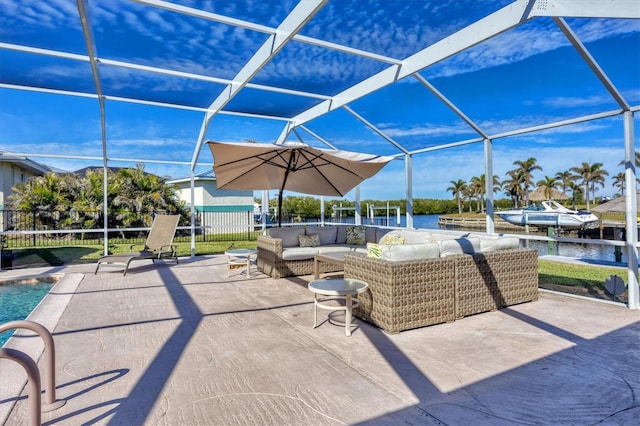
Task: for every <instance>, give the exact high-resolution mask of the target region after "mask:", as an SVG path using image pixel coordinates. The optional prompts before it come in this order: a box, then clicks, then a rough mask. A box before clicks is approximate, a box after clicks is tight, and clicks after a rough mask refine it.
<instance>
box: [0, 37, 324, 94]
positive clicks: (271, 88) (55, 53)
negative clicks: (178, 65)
mask: <svg viewBox="0 0 640 426" xmlns="http://www.w3.org/2000/svg"><path fill="white" fill-rule="evenodd" d="M0 49H5V50H13V51H16V52H24V53H31V54H36V55H43V56H51V57H55V58H62V59H70V60H74V61H79V62H90V58H89V56H87V55H78V54H76V53H67V52H61V51H59V50H51V49H41V48H38V47H31V46H24V45H20V44H11V43H1V42H0ZM95 62H96V63H97V64H100V65H109V66H114V67H120V68H126V69H132V70H136V71H145V72H151V73H155V74H161V75H169V76H172V77H180V78H188V79H193V80H199V81H206V82H210V83H216V84H222V85H229V84H232V83H233V81H232V80H229V79H226V78H219V77H211V76H208V75H203V74H195V73H190V72H185V71H175V70H170V69H167V68H159V67H152V66H149V65H141V64H135V63H132V62H125V61H117V60H113V59H106V58H100V57H97V56H96V57H95ZM246 87H248V88H251V89H256V90H263V91H265V92H276V93H283V94H287V95H293V96H301V97H306V98H313V99H323V100H326V99H331V96H329V95H323V94H320V93H312V92H305V91H302V90H292V89H285V88H282V87H275V86H267V85H264V84H255V83H247V85H246Z"/></svg>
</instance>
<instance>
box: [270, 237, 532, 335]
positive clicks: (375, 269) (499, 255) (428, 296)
mask: <svg viewBox="0 0 640 426" xmlns="http://www.w3.org/2000/svg"><path fill="white" fill-rule="evenodd" d="M323 228H326V229H323ZM342 228H344V226H342ZM271 233H272V235H270V236H260V237H258V269H259V270H260V271H262V272H264V273H266V274H268V275H271V276H272V277H274V278H280V277H287V276H292V275H309V274H312V273H313V267H314V256H315V254H326V253H337V252H342V253H345V255H344V269H342V268H341V267H340V266H339V265H334V264H332V263H324V262H323V263H320V265H319V266H320V268H321V271H320V272H334V271H340V270H344V276H345V277H346V278H357V279H361V280H364V281H366V282H367V283H368V284H369V288H368V290H367V291H366V292H365V293H363V294H361V295H359V296H358V300H359V301H360V306H359V307H357V308H356V309H354V315H355V316H356V317H358V318H361V319H363V320H365V321H367V322H370V323H372V324H375V325H377V326H378V327H380V328H381V329H383V330H384V331H386V332H388V333H398V332H400V331H403V330H408V329H411V328H417V327H424V326H427V325H432V324H438V323H442V322H450V321H454V320H456V319H459V318H462V317H465V316H468V315H473V314H477V313H481V312H487V311H491V310H496V309H500V308H504V307H506V306H510V305H514V304H517V303H523V302H529V301H533V300H537V298H538V253H537V251H536V250H530V249H523V248H520V247H519V239H518V238H517V237H502V236H495V235H486V234H480V233H455V232H448V231H439V230H408V229H391V228H376V227H367V228H366V235H362V237H363V241H357V242H359V243H360V244H354V241H348V240H346V239H345V236H344V233H345V230H344V229H341V226H329V227H314V226H310V227H292V228H278V229H272V230H271ZM318 234H320V235H319V237H314V238H319V240H320V241H319V242H320V244H319V245H316V246H314V247H300V246H299V245H298V244H297V243H298V241H303V240H304V239H305V236H307V237H308V236H313V235H318ZM301 235H302V237H301ZM390 238H391V240H394V241H396V242H397V243H395V244H389V243H388V241H389V239H390ZM316 241H317V240H316ZM348 243H350V244H348ZM367 245H369V250H367ZM374 248H375V249H377V251H376V252H375V253H373V252H374V250H373V249H374Z"/></svg>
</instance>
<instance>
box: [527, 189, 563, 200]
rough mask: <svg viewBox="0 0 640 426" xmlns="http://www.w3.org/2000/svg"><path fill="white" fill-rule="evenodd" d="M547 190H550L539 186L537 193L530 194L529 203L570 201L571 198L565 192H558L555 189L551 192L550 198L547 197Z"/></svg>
mask: <svg viewBox="0 0 640 426" xmlns="http://www.w3.org/2000/svg"><path fill="white" fill-rule="evenodd" d="M547 189H548V188H544V187H542V186H539V187H538V188H537V189H536V190H535V191H531V192H530V193H529V201H545V200H568V199H569V197H567V194H565V193H564V192H561V191H558V190H557V189H555V188H551V189H550V190H549V191H550V194H549V195H550V196H547V195H546V194H545V190H547Z"/></svg>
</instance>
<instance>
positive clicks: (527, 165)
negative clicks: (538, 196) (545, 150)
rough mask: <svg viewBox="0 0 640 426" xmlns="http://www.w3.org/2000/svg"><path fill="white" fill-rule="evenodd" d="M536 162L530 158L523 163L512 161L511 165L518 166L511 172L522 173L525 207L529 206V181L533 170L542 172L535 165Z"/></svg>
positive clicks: (540, 168)
mask: <svg viewBox="0 0 640 426" xmlns="http://www.w3.org/2000/svg"><path fill="white" fill-rule="evenodd" d="M537 161H538V160H536V159H535V158H534V157H530V158H528V159H526V160H525V161H520V160H518V161H514V162H513V164H514V165H515V166H518V167H517V168H516V169H514V170H511V171H512V172H516V173H522V174H523V175H524V194H525V205H526V206H528V205H529V187H531V179H532V177H533V176H532V172H533V171H534V170H540V171H542V167H540V166H539V165H537V164H536V162H537Z"/></svg>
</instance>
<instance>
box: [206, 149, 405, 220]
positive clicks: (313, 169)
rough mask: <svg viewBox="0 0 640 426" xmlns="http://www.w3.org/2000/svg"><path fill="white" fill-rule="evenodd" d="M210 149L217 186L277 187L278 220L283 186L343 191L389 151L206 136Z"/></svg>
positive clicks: (367, 174)
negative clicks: (379, 152) (378, 152)
mask: <svg viewBox="0 0 640 426" xmlns="http://www.w3.org/2000/svg"><path fill="white" fill-rule="evenodd" d="M207 144H208V145H209V148H210V149H211V152H212V154H213V171H214V172H215V175H216V185H217V187H218V188H221V189H247V190H261V189H262V190H264V189H277V190H278V226H280V225H281V216H280V215H281V212H282V192H283V191H284V190H287V191H294V192H301V193H304V194H313V195H335V196H343V195H345V194H346V193H347V192H349V191H351V189H353V188H354V187H356V186H357V185H358V184H359V183H360V182H362V181H363V180H365V179H368V178H370V177H372V176H373V175H375V174H376V173H378V171H380V169H382V168H383V167H384V166H385V165H386V164H387V163H388V162H389V161H391V160H392V159H393V157H386V156H381V155H372V154H362V153H357V152H350V151H341V150H337V149H332V150H328V149H320V148H314V147H311V146H309V145H306V144H302V143H287V144H282V145H276V144H261V143H229V142H212V141H209V142H207Z"/></svg>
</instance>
